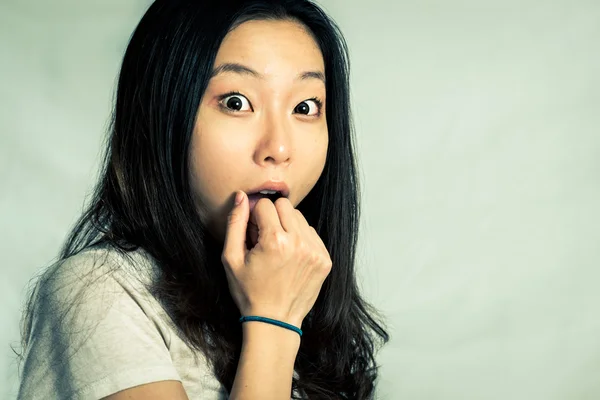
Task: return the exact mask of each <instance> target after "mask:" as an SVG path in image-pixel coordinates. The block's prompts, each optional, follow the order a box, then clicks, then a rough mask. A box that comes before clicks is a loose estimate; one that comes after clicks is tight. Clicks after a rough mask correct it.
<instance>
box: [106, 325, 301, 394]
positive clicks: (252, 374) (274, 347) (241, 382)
mask: <svg viewBox="0 0 600 400" xmlns="http://www.w3.org/2000/svg"><path fill="white" fill-rule="evenodd" d="M243 332H244V339H243V342H242V353H241V355H240V361H239V363H238V368H237V373H236V375H235V380H234V382H233V388H232V390H231V395H230V396H229V399H230V400H256V399H261V400H289V399H290V395H291V392H292V376H293V374H294V361H295V359H296V354H297V353H298V349H299V348H300V336H299V335H298V334H297V333H296V332H293V331H290V330H287V329H284V328H280V327H277V326H274V325H269V324H265V323H262V322H246V323H244V325H243ZM142 399H143V400H167V399H169V400H188V397H187V395H186V394H185V390H184V389H183V386H182V385H181V383H180V382H178V381H162V382H154V383H149V384H146V385H141V386H136V387H133V388H130V389H127V390H123V391H121V392H118V393H115V394H113V395H111V396H108V397H106V398H104V400H142Z"/></svg>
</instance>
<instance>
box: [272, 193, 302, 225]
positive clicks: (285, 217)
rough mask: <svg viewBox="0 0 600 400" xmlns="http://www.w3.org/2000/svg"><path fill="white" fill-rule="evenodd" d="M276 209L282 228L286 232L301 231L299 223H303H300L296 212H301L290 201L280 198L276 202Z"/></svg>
mask: <svg viewBox="0 0 600 400" xmlns="http://www.w3.org/2000/svg"><path fill="white" fill-rule="evenodd" d="M275 209H276V210H277V215H278V217H279V221H280V223H281V227H282V228H283V229H284V230H285V231H286V232H298V231H299V230H300V226H299V223H300V222H301V221H298V215H297V214H296V212H298V213H300V211H297V210H296V209H295V208H294V206H292V203H291V202H290V200H289V199H287V198H285V197H280V198H278V199H277V200H275ZM300 215H302V214H300Z"/></svg>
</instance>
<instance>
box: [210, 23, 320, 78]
mask: <svg viewBox="0 0 600 400" xmlns="http://www.w3.org/2000/svg"><path fill="white" fill-rule="evenodd" d="M223 65H229V66H232V65H233V66H236V65H237V66H243V67H246V70H245V71H244V68H237V70H236V68H231V67H226V68H223V67H222V66H223ZM219 69H221V71H222V72H223V71H224V72H238V73H244V72H245V73H247V74H248V75H249V76H253V77H255V78H263V79H269V78H273V77H288V78H291V79H299V78H302V77H304V78H307V77H308V78H312V77H318V75H319V74H321V75H322V76H323V78H324V69H325V68H324V61H323V56H322V53H321V50H320V48H319V46H318V45H317V43H316V42H315V40H314V38H313V37H312V35H311V34H310V33H309V32H308V30H307V29H306V28H305V27H304V26H303V25H301V24H300V23H298V22H295V21H287V20H253V21H248V22H244V23H243V24H240V25H239V26H238V27H236V28H235V29H233V30H232V31H231V32H229V33H228V34H227V36H226V37H225V38H224V39H223V42H222V43H221V46H220V48H219V51H218V53H217V57H216V59H215V70H216V71H217V70H219Z"/></svg>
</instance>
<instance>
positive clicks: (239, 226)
mask: <svg viewBox="0 0 600 400" xmlns="http://www.w3.org/2000/svg"><path fill="white" fill-rule="evenodd" d="M237 195H239V196H241V199H240V200H241V201H240V203H239V204H234V206H233V208H232V210H231V212H230V213H229V216H228V218H227V229H226V232H225V242H224V244H223V258H225V259H227V260H228V262H229V263H232V262H233V263H235V264H240V263H242V264H243V262H244V259H245V256H246V227H247V225H248V217H249V213H250V205H249V203H248V196H247V195H246V193H244V192H243V191H241V190H240V191H238V192H237V193H236V196H237ZM234 203H235V202H234Z"/></svg>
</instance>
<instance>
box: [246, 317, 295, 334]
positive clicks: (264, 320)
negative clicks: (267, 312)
mask: <svg viewBox="0 0 600 400" xmlns="http://www.w3.org/2000/svg"><path fill="white" fill-rule="evenodd" d="M247 321H259V322H266V323H267V324H271V325H277V326H280V327H282V328H286V329H289V330H290V331H294V332H296V333H297V334H298V335H300V337H302V329H299V328H296V327H295V326H294V325H290V324H287V323H285V322H282V321H277V320H276V319H271V318H265V317H255V316H249V317H242V318H240V322H247Z"/></svg>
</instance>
